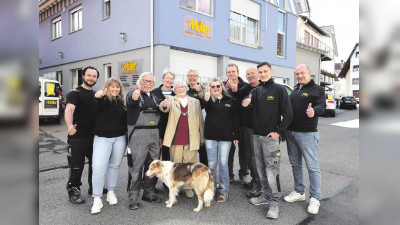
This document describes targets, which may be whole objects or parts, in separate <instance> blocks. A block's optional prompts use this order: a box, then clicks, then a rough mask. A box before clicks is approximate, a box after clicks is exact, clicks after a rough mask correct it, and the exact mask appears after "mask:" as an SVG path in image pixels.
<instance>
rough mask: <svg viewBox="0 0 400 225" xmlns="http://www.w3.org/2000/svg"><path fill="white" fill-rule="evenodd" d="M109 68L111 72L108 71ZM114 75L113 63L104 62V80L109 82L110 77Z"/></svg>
mask: <svg viewBox="0 0 400 225" xmlns="http://www.w3.org/2000/svg"><path fill="white" fill-rule="evenodd" d="M108 68H110V73H108ZM111 77H112V66H111V63H106V64H104V81H105V82H107V80H108V78H111Z"/></svg>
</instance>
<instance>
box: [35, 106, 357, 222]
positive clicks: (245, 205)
mask: <svg viewBox="0 0 400 225" xmlns="http://www.w3.org/2000/svg"><path fill="white" fill-rule="evenodd" d="M358 113H359V112H358V110H341V109H337V111H336V117H334V118H321V119H320V122H319V131H320V140H319V161H320V168H321V177H322V201H321V207H320V212H319V214H318V215H315V216H313V215H310V214H308V213H307V212H306V210H307V205H308V200H307V201H306V202H296V203H286V202H282V203H281V204H280V214H279V218H278V219H276V220H270V219H267V218H266V212H267V210H268V207H267V206H265V205H264V206H253V205H251V204H250V203H249V201H248V199H247V198H246V196H245V193H246V190H244V189H243V188H242V187H241V185H240V184H239V182H238V181H235V182H233V183H231V185H230V194H229V198H228V200H227V202H225V203H217V202H215V201H213V202H212V203H211V207H209V208H203V210H202V211H201V212H198V213H195V212H193V211H192V209H193V208H195V207H196V206H197V198H193V199H186V198H185V197H178V202H177V203H176V204H175V205H174V206H173V207H172V208H166V207H165V204H164V203H159V204H154V203H147V202H143V203H141V208H140V209H139V210H134V211H131V210H129V209H128V199H127V194H126V186H127V175H128V172H127V171H128V168H127V163H126V158H124V161H123V163H122V166H121V170H120V176H119V187H118V188H117V190H116V194H117V197H118V204H117V205H115V206H109V205H108V203H107V202H106V201H105V198H103V204H104V207H103V209H102V211H101V213H99V214H96V215H91V214H90V209H91V206H92V202H93V201H92V198H91V196H89V195H88V194H87V189H88V185H87V182H83V185H82V193H83V196H84V197H85V198H86V199H87V202H86V203H85V204H81V205H74V204H71V203H70V202H69V201H68V195H67V192H66V189H65V185H66V183H67V180H68V171H69V170H68V168H66V164H67V160H66V149H67V144H66V133H67V132H66V131H67V129H66V126H65V124H64V122H63V121H62V122H61V124H52V123H51V122H45V123H41V124H40V129H39V133H40V141H39V223H40V224H175V225H177V224H265V223H271V224H358V223H359V222H358V220H359V217H358V211H359V210H358V193H359V192H358V187H359V182H358V179H359V178H358V177H359V156H358V154H359V129H358V128H347V127H342V126H335V125H332V124H335V123H338V122H346V121H351V120H355V119H358ZM281 151H282V164H281V171H280V178H281V188H282V196H284V195H286V194H288V193H290V192H291V191H292V190H293V176H292V171H291V166H290V163H289V160H288V157H287V151H286V144H285V143H281ZM238 168H239V165H238V160H237V155H236V159H235V166H234V172H235V173H236V174H237V171H238ZM236 177H237V176H236ZM307 177H308V175H307V171H305V178H306V187H308V179H307ZM86 180H87V168H85V170H84V173H83V177H82V181H86ZM157 189H158V190H159V192H158V194H159V195H160V196H161V197H162V198H163V199H164V200H166V199H167V190H165V189H163V188H162V183H161V182H160V181H159V182H158V183H157ZM306 195H307V196H308V189H306Z"/></svg>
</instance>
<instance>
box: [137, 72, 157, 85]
mask: <svg viewBox="0 0 400 225" xmlns="http://www.w3.org/2000/svg"><path fill="white" fill-rule="evenodd" d="M147 75H152V76H153V79H154V83H156V77H155V76H154V75H153V74H152V73H150V72H143V73H142V74H140V76H139V79H138V80H137V81H136V85H137V86H138V87H139V86H140V84H141V83H142V80H143V77H144V76H147Z"/></svg>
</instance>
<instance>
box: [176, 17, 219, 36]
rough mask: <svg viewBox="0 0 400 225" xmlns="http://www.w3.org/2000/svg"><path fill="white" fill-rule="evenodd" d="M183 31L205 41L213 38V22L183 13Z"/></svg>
mask: <svg viewBox="0 0 400 225" xmlns="http://www.w3.org/2000/svg"><path fill="white" fill-rule="evenodd" d="M183 20H184V23H183V32H184V34H185V35H187V36H191V37H194V38H199V39H203V40H207V41H212V39H213V23H212V22H211V21H203V20H201V19H199V18H196V17H192V16H189V15H184V18H183Z"/></svg>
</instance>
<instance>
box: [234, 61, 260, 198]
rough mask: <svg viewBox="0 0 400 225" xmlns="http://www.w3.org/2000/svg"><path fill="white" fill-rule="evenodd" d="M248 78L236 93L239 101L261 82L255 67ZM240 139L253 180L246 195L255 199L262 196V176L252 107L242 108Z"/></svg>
mask: <svg viewBox="0 0 400 225" xmlns="http://www.w3.org/2000/svg"><path fill="white" fill-rule="evenodd" d="M246 78H247V80H248V81H249V83H245V84H244V85H243V86H242V87H241V88H240V89H239V90H238V91H237V93H236V95H237V98H238V100H240V101H241V100H242V99H244V98H245V97H247V96H248V95H249V93H250V91H251V90H253V89H254V88H256V87H258V85H259V84H260V81H259V80H258V71H257V69H256V68H255V67H250V68H247V70H246ZM239 115H240V137H239V149H241V150H243V151H245V152H246V162H247V167H248V168H249V170H250V176H251V178H252V180H251V183H250V187H251V190H249V191H248V192H247V194H246V196H247V197H248V198H254V197H258V196H260V195H261V182H260V176H259V175H258V173H257V168H256V163H255V158H254V150H253V125H252V117H253V108H252V107H240V110H239Z"/></svg>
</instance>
